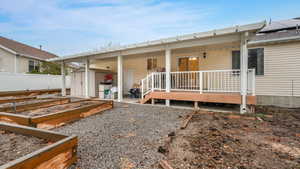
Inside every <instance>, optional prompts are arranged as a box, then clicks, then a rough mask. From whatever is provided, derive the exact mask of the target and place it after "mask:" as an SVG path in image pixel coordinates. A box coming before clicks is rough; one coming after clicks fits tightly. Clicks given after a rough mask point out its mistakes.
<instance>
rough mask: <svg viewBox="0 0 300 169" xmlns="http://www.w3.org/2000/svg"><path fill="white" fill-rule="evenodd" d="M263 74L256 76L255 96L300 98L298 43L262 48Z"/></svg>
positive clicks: (299, 48) (299, 44)
mask: <svg viewBox="0 0 300 169" xmlns="http://www.w3.org/2000/svg"><path fill="white" fill-rule="evenodd" d="M263 48H264V52H265V55H264V57H265V58H264V64H265V66H264V67H265V69H264V71H265V73H264V75H262V76H256V94H257V95H273V96H276V95H278V96H292V95H294V96H300V43H299V42H297V43H281V44H276V45H268V46H264V47H263Z"/></svg>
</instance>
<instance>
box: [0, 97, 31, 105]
mask: <svg viewBox="0 0 300 169" xmlns="http://www.w3.org/2000/svg"><path fill="white" fill-rule="evenodd" d="M33 99H36V96H29V97H20V98H10V99H0V104H3V103H17V102H23V101H28V100H33Z"/></svg>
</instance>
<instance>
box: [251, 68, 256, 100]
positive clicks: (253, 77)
mask: <svg viewBox="0 0 300 169" xmlns="http://www.w3.org/2000/svg"><path fill="white" fill-rule="evenodd" d="M255 73H256V72H255V69H252V96H255V88H256V87H255V85H256V79H255V78H256V76H255Z"/></svg>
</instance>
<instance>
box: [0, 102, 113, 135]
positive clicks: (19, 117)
mask: <svg viewBox="0 0 300 169" xmlns="http://www.w3.org/2000/svg"><path fill="white" fill-rule="evenodd" d="M111 108H113V102H112V101H98V100H80V101H76V102H72V103H68V104H62V105H56V106H52V107H48V108H41V109H35V110H32V111H23V112H19V113H0V120H2V121H6V122H11V123H17V124H21V125H26V126H32V127H37V128H43V129H51V128H55V127H58V126H61V125H64V124H66V123H69V122H72V121H75V120H79V119H81V118H85V117H87V116H90V115H93V114H96V113H100V112H102V111H104V110H108V109H111Z"/></svg>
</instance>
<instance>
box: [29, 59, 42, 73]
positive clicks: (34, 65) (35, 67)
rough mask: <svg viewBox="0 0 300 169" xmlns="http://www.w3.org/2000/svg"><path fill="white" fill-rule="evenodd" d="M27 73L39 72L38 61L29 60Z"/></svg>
mask: <svg viewBox="0 0 300 169" xmlns="http://www.w3.org/2000/svg"><path fill="white" fill-rule="evenodd" d="M28 71H29V72H33V71H36V72H39V71H40V63H39V61H35V60H29V63H28Z"/></svg>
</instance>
